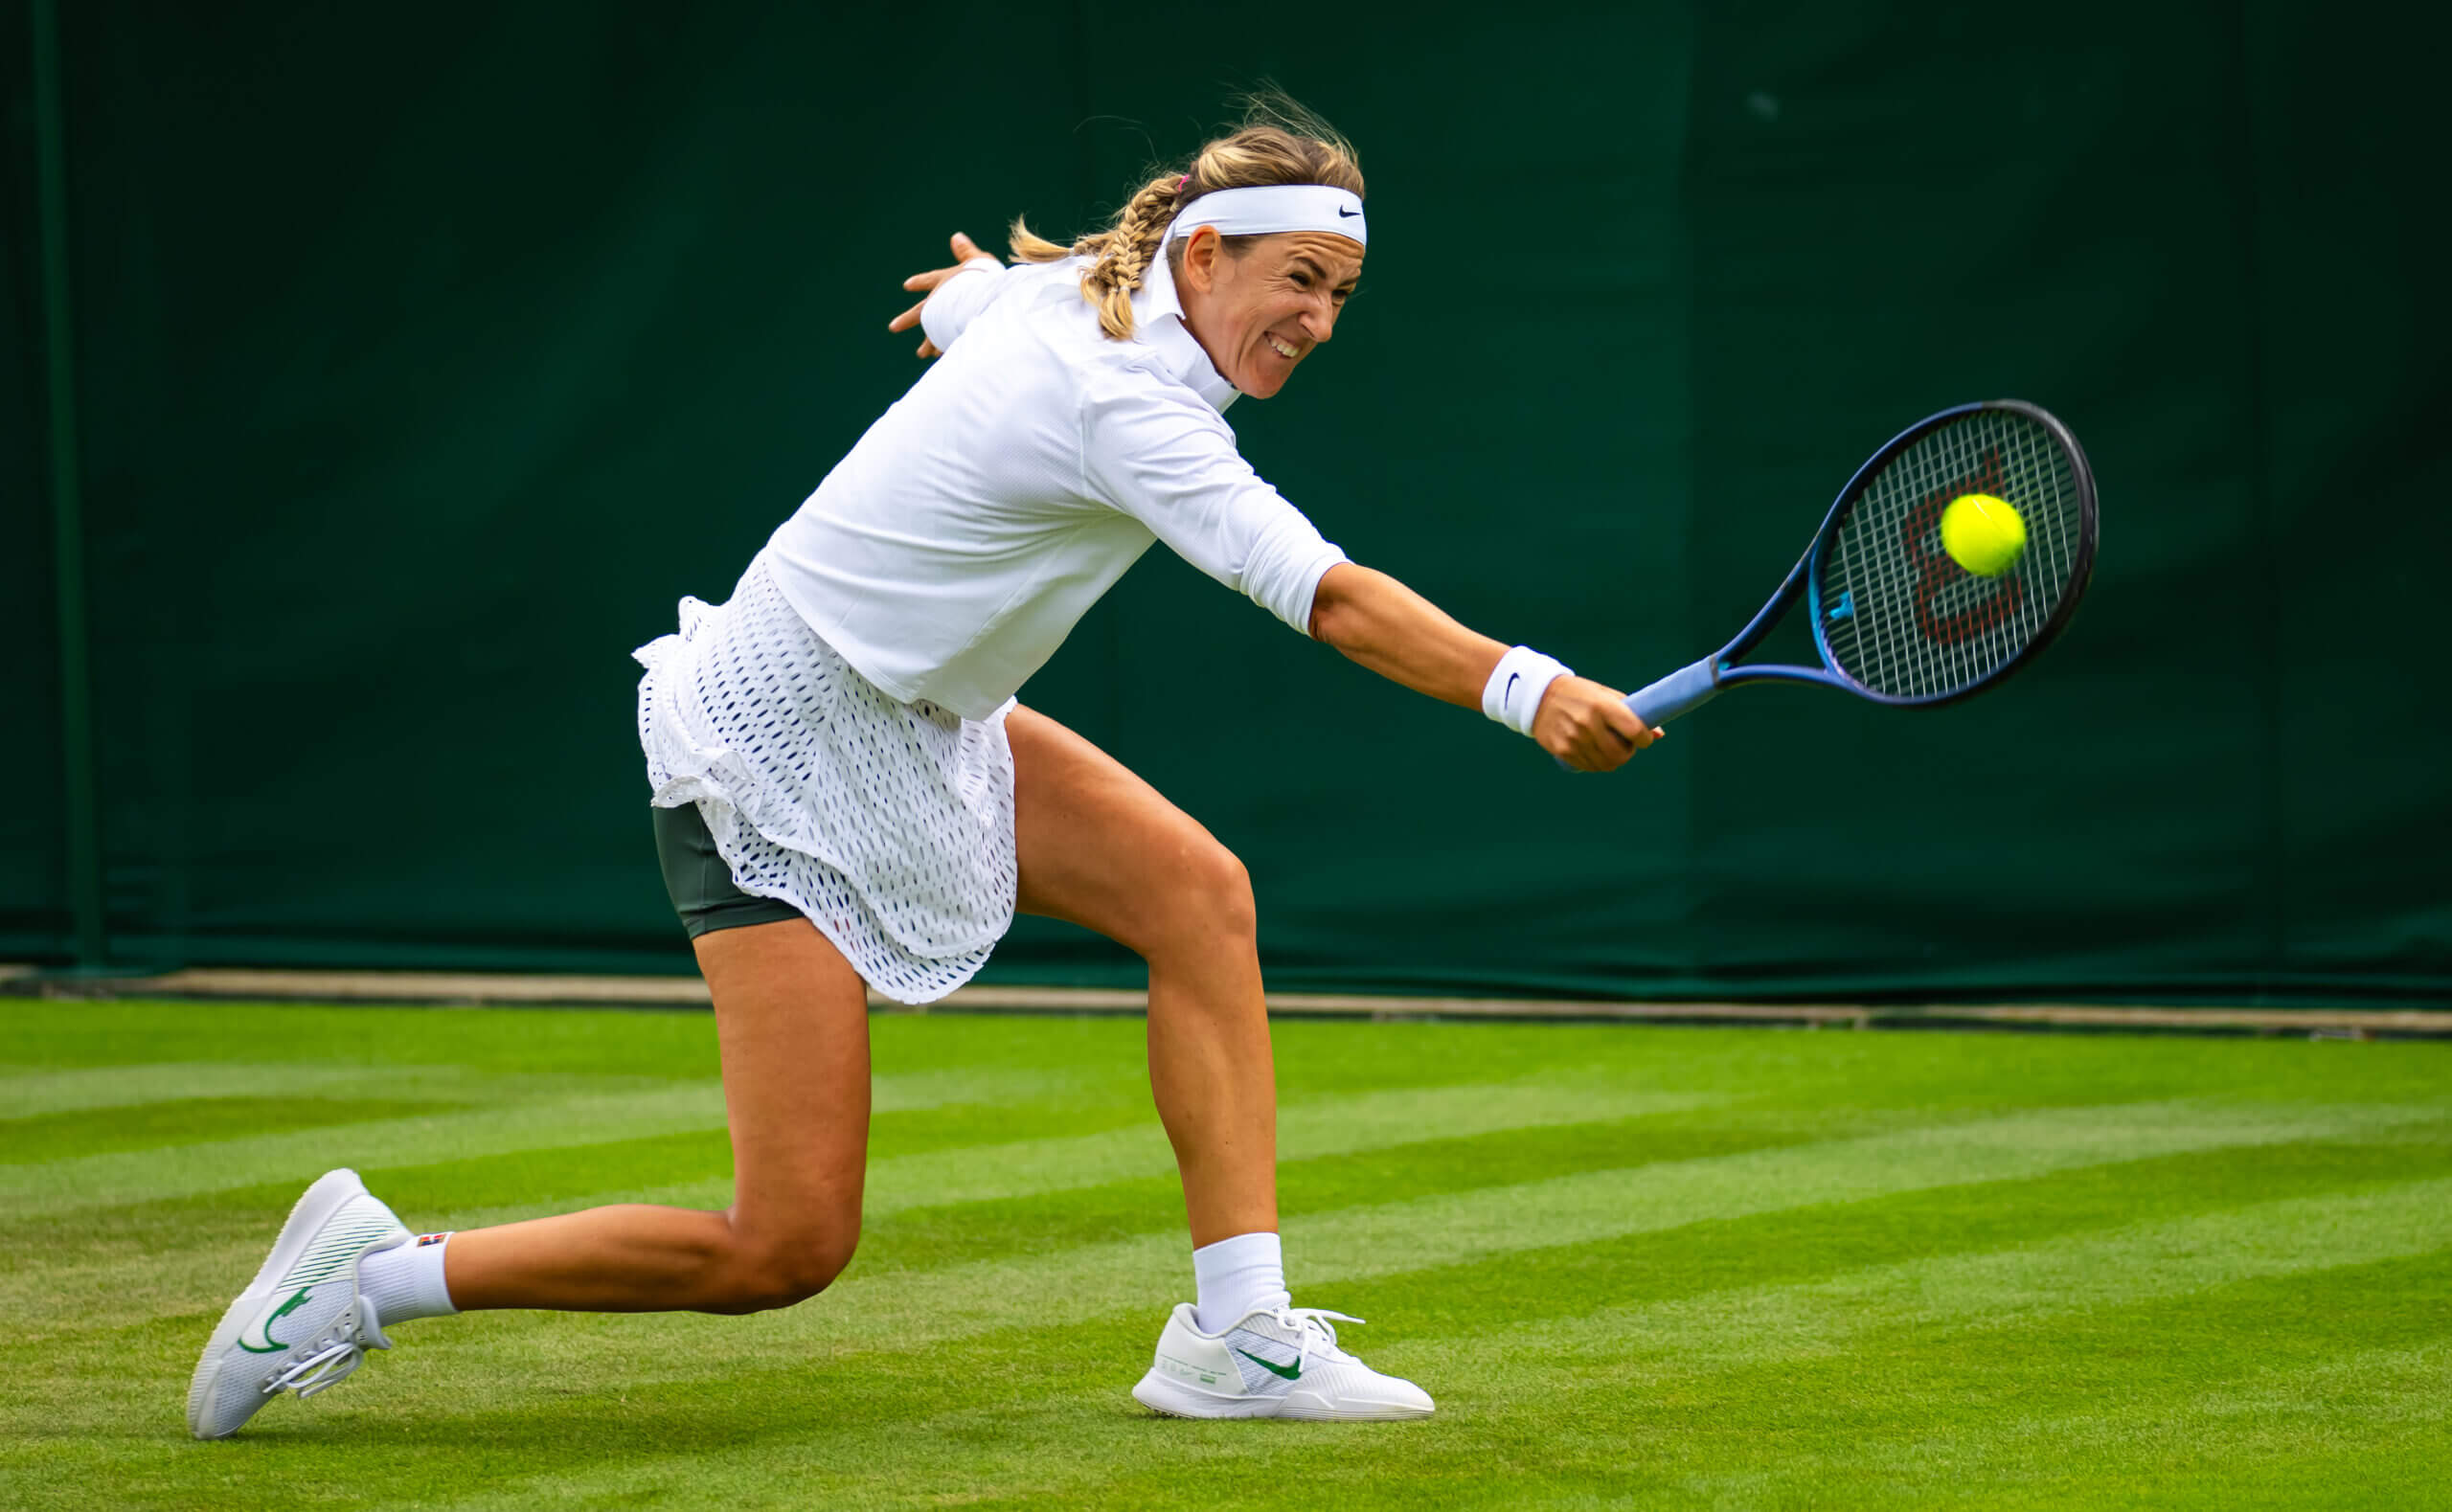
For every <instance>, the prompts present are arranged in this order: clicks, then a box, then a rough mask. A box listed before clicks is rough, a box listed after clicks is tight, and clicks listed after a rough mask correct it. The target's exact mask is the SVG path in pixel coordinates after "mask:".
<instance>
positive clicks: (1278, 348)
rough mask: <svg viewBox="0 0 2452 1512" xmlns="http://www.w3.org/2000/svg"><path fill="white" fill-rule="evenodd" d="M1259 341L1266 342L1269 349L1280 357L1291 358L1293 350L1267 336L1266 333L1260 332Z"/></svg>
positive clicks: (1274, 338)
mask: <svg viewBox="0 0 2452 1512" xmlns="http://www.w3.org/2000/svg"><path fill="white" fill-rule="evenodd" d="M1260 340H1262V341H1265V342H1267V343H1268V344H1269V347H1270V349H1271V350H1274V351H1275V352H1276V353H1277V354H1278V355H1279V356H1281V357H1291V356H1293V355H1294V349H1293V348H1291V347H1289V346H1287V345H1286V344H1285V343H1283V342H1282V341H1280V340H1278V339H1277V338H1276V337H1275V336H1272V335H1269V334H1268V333H1267V332H1266V331H1262V332H1261V333H1260Z"/></svg>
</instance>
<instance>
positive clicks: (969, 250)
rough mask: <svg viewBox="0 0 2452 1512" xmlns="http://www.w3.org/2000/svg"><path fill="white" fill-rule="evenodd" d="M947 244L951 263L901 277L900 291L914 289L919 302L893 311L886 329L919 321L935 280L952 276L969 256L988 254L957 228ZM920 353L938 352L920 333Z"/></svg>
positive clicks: (981, 256)
mask: <svg viewBox="0 0 2452 1512" xmlns="http://www.w3.org/2000/svg"><path fill="white" fill-rule="evenodd" d="M951 245H952V247H953V252H954V265H953V266H952V267H949V268H931V269H929V270H928V271H927V272H925V273H914V274H913V275H911V277H909V278H907V279H904V280H903V281H902V287H903V289H904V291H905V292H916V293H918V294H919V304H917V305H912V306H911V307H910V308H909V309H907V310H904V311H903V312H902V313H901V314H899V315H897V316H896V317H895V318H894V319H892V320H891V321H888V322H887V323H886V327H885V328H886V329H888V330H909V329H910V328H911V327H914V326H917V325H919V311H920V310H921V309H922V308H924V307H926V305H927V303H928V296H929V295H930V294H931V293H934V292H935V291H936V287H937V285H938V284H940V283H942V282H945V280H947V279H949V278H952V277H953V276H954V275H955V274H957V273H960V272H961V271H962V270H963V265H964V264H965V263H966V262H968V261H969V260H971V259H973V258H984V257H988V256H989V254H988V253H985V252H982V251H980V250H979V243H977V242H975V241H973V240H971V239H970V238H969V237H965V236H964V235H963V234H962V233H961V232H959V231H957V232H955V233H954V235H953V241H952V242H951ZM919 355H920V356H922V357H934V356H938V355H940V353H939V352H938V350H937V344H936V343H935V342H933V341H930V340H928V339H927V338H926V337H925V336H922V337H921V338H919Z"/></svg>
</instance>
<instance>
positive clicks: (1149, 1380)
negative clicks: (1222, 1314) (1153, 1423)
mask: <svg viewBox="0 0 2452 1512" xmlns="http://www.w3.org/2000/svg"><path fill="white" fill-rule="evenodd" d="M1284 1300H1285V1298H1284V1294H1283V1293H1280V1294H1279V1301H1278V1303H1277V1304H1275V1305H1271V1306H1267V1307H1260V1308H1256V1309H1254V1310H1253V1311H1252V1312H1251V1313H1249V1314H1247V1315H1245V1316H1244V1318H1243V1320H1242V1321H1240V1322H1238V1323H1237V1324H1235V1326H1233V1327H1232V1328H1229V1329H1227V1330H1226V1331H1225V1332H1224V1333H1222V1334H1204V1333H1202V1332H1201V1331H1200V1323H1199V1314H1198V1313H1197V1312H1196V1311H1195V1310H1194V1309H1193V1307H1192V1304H1191V1303H1190V1302H1184V1303H1180V1304H1178V1305H1177V1306H1176V1308H1175V1311H1174V1315H1173V1316H1172V1317H1170V1318H1169V1319H1168V1320H1167V1327H1166V1331H1165V1332H1163V1333H1161V1334H1160V1335H1159V1336H1158V1357H1157V1359H1156V1360H1155V1361H1154V1362H1153V1363H1152V1364H1151V1365H1150V1366H1149V1373H1148V1374H1147V1375H1145V1376H1143V1377H1142V1378H1141V1384H1140V1385H1139V1386H1136V1387H1134V1388H1132V1396H1133V1400H1135V1401H1137V1402H1139V1403H1140V1404H1141V1405H1142V1406H1144V1407H1146V1408H1148V1409H1149V1410H1152V1411H1157V1412H1164V1413H1166V1414H1167V1415H1169V1417H1298V1418H1308V1419H1312V1420H1317V1421H1337V1422H1349V1423H1388V1422H1396V1421H1399V1420H1401V1419H1404V1418H1412V1417H1428V1416H1429V1415H1430V1412H1431V1408H1432V1403H1431V1400H1430V1394H1429V1393H1428V1392H1426V1391H1424V1390H1423V1389H1422V1388H1420V1387H1418V1386H1416V1385H1414V1384H1413V1383H1412V1382H1411V1381H1400V1380H1398V1379H1396V1377H1395V1376H1392V1375H1381V1374H1380V1373H1379V1372H1378V1371H1376V1370H1374V1369H1372V1368H1371V1367H1370V1366H1369V1365H1364V1364H1363V1363H1362V1362H1361V1361H1359V1360H1356V1359H1355V1358H1354V1357H1353V1356H1351V1355H1350V1354H1348V1353H1346V1352H1345V1351H1344V1350H1342V1349H1340V1348H1338V1347H1337V1330H1336V1324H1337V1323H1340V1322H1347V1323H1358V1322H1360V1321H1362V1320H1361V1319H1359V1318H1349V1317H1347V1316H1346V1315H1345V1314H1343V1313H1331V1312H1328V1311H1325V1310H1323V1309H1321V1308H1317V1307H1287V1306H1285V1305H1283V1303H1284Z"/></svg>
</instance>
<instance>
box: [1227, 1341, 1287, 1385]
mask: <svg viewBox="0 0 2452 1512" xmlns="http://www.w3.org/2000/svg"><path fill="white" fill-rule="evenodd" d="M1235 1352H1236V1353H1237V1354H1238V1355H1241V1356H1242V1357H1243V1358H1244V1359H1246V1360H1249V1361H1250V1362H1251V1363H1252V1364H1254V1365H1259V1366H1260V1368H1261V1369H1263V1370H1265V1371H1267V1372H1268V1373H1269V1374H1271V1375H1281V1376H1283V1377H1284V1378H1285V1379H1287V1380H1288V1381H1300V1380H1302V1379H1303V1362H1302V1361H1300V1360H1297V1361H1295V1362H1294V1363H1293V1364H1292V1365H1279V1364H1278V1363H1277V1362H1276V1361H1274V1360H1263V1359H1261V1358H1260V1356H1258V1355H1256V1354H1254V1353H1252V1352H1251V1351H1250V1350H1249V1349H1237V1350H1236V1351H1235Z"/></svg>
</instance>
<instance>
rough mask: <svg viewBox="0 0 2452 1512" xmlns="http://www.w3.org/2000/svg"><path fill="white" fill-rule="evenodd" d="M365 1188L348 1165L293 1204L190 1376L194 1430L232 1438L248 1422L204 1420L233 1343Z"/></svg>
mask: <svg viewBox="0 0 2452 1512" xmlns="http://www.w3.org/2000/svg"><path fill="white" fill-rule="evenodd" d="M365 1190H366V1184H365V1183H364V1182H362V1181H360V1180H358V1176H357V1173H356V1172H355V1171H352V1170H351V1169H349V1168H348V1167H346V1166H344V1167H342V1168H341V1169H339V1170H336V1171H326V1172H325V1173H324V1174H323V1175H321V1176H319V1177H317V1178H316V1179H315V1185H312V1186H309V1187H307V1188H306V1191H305V1192H304V1193H303V1194H301V1195H300V1197H299V1199H298V1201H297V1202H296V1203H295V1204H294V1205H293V1206H292V1207H290V1209H289V1217H288V1218H287V1219H285V1220H284V1222H283V1223H282V1226H281V1235H280V1237H278V1238H276V1239H274V1240H273V1242H272V1252H271V1253H270V1254H268V1255H266V1256H264V1263H263V1264H262V1265H261V1267H259V1268H258V1269H257V1271H256V1278H255V1279H254V1280H252V1281H249V1282H248V1283H247V1289H246V1290H245V1291H243V1292H240V1293H239V1294H238V1299H237V1300H236V1301H233V1302H232V1303H231V1304H230V1306H229V1309H228V1310H227V1311H225V1312H224V1313H222V1315H221V1321H220V1322H219V1323H218V1324H217V1325H216V1326H215V1328H214V1330H213V1338H212V1339H211V1340H210V1341H209V1342H207V1343H206V1344H205V1346H204V1353H203V1354H202V1355H201V1356H199V1357H198V1358H197V1360H196V1363H195V1374H194V1376H193V1377H192V1378H191V1379H190V1380H189V1382H188V1432H189V1433H193V1434H194V1435H195V1436H196V1437H198V1438H227V1437H229V1436H230V1435H231V1434H232V1433H237V1432H238V1430H239V1429H241V1428H244V1427H245V1426H246V1419H245V1418H241V1419H239V1420H238V1422H236V1423H233V1424H231V1425H230V1426H229V1427H228V1428H225V1429H223V1430H222V1431H221V1432H219V1433H206V1432H205V1431H204V1426H203V1424H202V1422H201V1421H199V1419H200V1417H201V1414H202V1413H203V1410H204V1404H205V1403H206V1402H208V1401H210V1400H212V1397H213V1388H214V1384H215V1383H216V1381H218V1380H219V1379H220V1378H221V1367H222V1366H223V1365H226V1364H227V1363H228V1362H229V1358H230V1346H231V1345H232V1344H234V1343H238V1334H239V1332H240V1330H242V1329H244V1328H245V1327H246V1326H247V1320H249V1319H250V1318H253V1317H254V1316H255V1315H256V1313H257V1311H258V1310H259V1309H260V1308H261V1307H262V1306H263V1304H264V1302H265V1301H266V1300H267V1299H268V1298H270V1297H271V1296H272V1292H273V1287H274V1283H276V1282H277V1281H279V1280H280V1279H281V1277H283V1276H284V1275H288V1274H289V1269H290V1267H291V1266H294V1265H296V1264H297V1263H298V1257H299V1256H300V1255H302V1254H304V1253H305V1252H306V1246H307V1245H308V1244H310V1243H312V1242H313V1240H314V1237H315V1235H316V1234H317V1233H319V1232H321V1231H322V1230H323V1227H324V1225H325V1224H327V1223H329V1222H330V1221H331V1217H332V1215H333V1214H334V1213H336V1212H338V1211H340V1209H341V1207H342V1205H344V1204H345V1203H347V1202H348V1201H349V1200H350V1199H351V1198H352V1197H355V1196H357V1195H359V1194H360V1193H362V1192H364V1191H365ZM253 1415H254V1414H252V1413H250V1414H249V1416H253Z"/></svg>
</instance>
